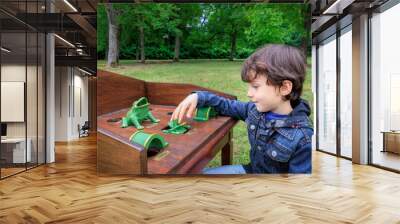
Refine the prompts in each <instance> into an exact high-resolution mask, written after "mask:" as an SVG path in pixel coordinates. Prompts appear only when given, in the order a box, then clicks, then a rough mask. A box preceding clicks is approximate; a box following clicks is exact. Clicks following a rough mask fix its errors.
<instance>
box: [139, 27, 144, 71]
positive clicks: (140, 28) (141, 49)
mask: <svg viewBox="0 0 400 224" xmlns="http://www.w3.org/2000/svg"><path fill="white" fill-rule="evenodd" d="M139 33H140V34H139V35H140V62H141V63H145V55H144V30H143V26H141V27H139Z"/></svg>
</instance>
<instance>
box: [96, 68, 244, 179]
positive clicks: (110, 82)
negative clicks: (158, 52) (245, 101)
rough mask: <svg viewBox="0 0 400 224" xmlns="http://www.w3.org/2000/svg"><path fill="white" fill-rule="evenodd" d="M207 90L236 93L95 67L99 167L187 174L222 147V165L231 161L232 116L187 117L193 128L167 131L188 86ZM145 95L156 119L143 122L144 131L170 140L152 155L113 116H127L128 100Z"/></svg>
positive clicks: (114, 170) (103, 170)
mask: <svg viewBox="0 0 400 224" xmlns="http://www.w3.org/2000/svg"><path fill="white" fill-rule="evenodd" d="M195 90H207V91H210V92H214V93H216V94H218V95H221V96H224V97H227V98H230V99H236V97H234V96H232V95H228V94H224V93H221V92H217V91H212V90H209V89H206V88H203V87H199V86H195V85H190V84H173V83H153V82H145V81H142V80H138V79H134V78H130V77H126V76H122V75H118V74H115V73H111V72H106V71H101V70H99V71H98V87H97V93H98V99H97V106H98V115H99V116H98V119H97V130H98V133H97V138H98V139H97V170H98V172H99V173H111V174H188V173H195V174H196V173H201V170H202V168H204V166H205V165H207V163H208V162H209V161H210V160H211V159H213V157H214V156H215V155H216V154H217V153H218V152H219V151H220V150H221V151H222V153H221V160H222V164H224V165H226V164H231V162H232V142H231V139H232V128H233V127H234V125H235V124H236V123H237V120H234V119H233V118H230V117H225V116H218V117H217V118H213V119H211V120H209V121H207V122H198V121H193V120H191V121H189V123H188V124H189V125H191V126H192V128H191V129H190V130H189V131H188V132H187V133H185V134H183V135H173V134H165V133H163V132H162V129H164V128H165V127H167V125H168V121H169V119H170V117H171V112H173V111H174V109H175V107H176V106H177V105H178V104H179V103H180V102H181V101H182V100H183V99H184V98H185V97H186V96H187V95H189V94H190V93H191V92H192V91H195ZM143 96H145V97H147V99H148V100H149V102H150V104H151V105H150V109H151V112H152V114H153V115H154V116H155V117H156V118H157V119H160V122H159V123H151V122H150V121H145V122H143V123H142V125H143V126H144V127H145V128H144V129H143V131H145V132H148V133H157V134H160V135H161V136H162V137H164V138H165V140H166V141H167V142H168V143H169V145H168V146H167V147H166V148H165V149H163V150H162V151H160V152H159V153H158V154H156V155H154V156H151V157H150V156H148V155H147V151H146V150H145V149H144V148H143V147H142V146H141V145H138V144H134V143H131V142H130V141H129V137H130V136H131V135H132V134H133V133H134V132H135V131H136V130H137V129H136V128H135V127H128V128H121V127H120V125H121V123H120V122H113V121H114V120H113V119H115V118H122V117H123V116H125V115H126V112H127V111H128V110H129V108H130V106H131V105H132V103H133V102H134V101H135V100H137V99H139V98H140V97H143Z"/></svg>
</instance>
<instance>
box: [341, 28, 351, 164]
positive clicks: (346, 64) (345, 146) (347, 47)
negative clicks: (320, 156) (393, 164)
mask: <svg viewBox="0 0 400 224" xmlns="http://www.w3.org/2000/svg"><path fill="white" fill-rule="evenodd" d="M351 42H352V35H351V27H350V31H348V32H346V33H344V34H343V35H341V36H340V127H341V129H340V144H341V146H340V153H341V155H342V156H346V157H349V158H351V157H352V150H351V141H352V138H351V136H352V125H351V124H352V97H353V94H352V66H351V64H352V49H351V48H352V44H351Z"/></svg>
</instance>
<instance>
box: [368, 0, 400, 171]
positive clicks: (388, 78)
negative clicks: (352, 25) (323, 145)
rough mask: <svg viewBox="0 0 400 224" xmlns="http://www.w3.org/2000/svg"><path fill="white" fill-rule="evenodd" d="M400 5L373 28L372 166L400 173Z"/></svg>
mask: <svg viewBox="0 0 400 224" xmlns="http://www.w3.org/2000/svg"><path fill="white" fill-rule="evenodd" d="M399 21H400V4H398V5H396V6H394V7H392V8H390V9H389V10H387V11H385V12H383V13H381V14H376V15H374V16H373V18H372V19H371V25H372V38H371V40H372V49H371V50H372V80H371V87H372V99H371V104H372V107H371V108H372V111H371V115H372V119H371V120H372V127H371V128H372V130H371V131H372V163H374V164H378V165H381V166H385V167H389V168H392V169H396V170H400V155H399V153H400V132H399V131H400V111H399V107H400V105H399V102H400V100H399V96H400V63H399V59H398V58H399V57H398V52H400V42H399V39H400V32H399V30H398V29H396V28H395V27H398V22H399Z"/></svg>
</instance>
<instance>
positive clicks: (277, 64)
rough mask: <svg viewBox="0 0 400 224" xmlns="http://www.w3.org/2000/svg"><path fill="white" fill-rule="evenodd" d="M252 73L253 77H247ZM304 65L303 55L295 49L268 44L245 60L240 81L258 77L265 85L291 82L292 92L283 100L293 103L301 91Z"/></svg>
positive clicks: (279, 84) (304, 70)
mask: <svg viewBox="0 0 400 224" xmlns="http://www.w3.org/2000/svg"><path fill="white" fill-rule="evenodd" d="M250 71H254V72H255V75H252V76H251V75H249V72H250ZM305 72H306V65H305V58H304V55H303V53H302V52H301V51H300V50H299V49H297V48H296V47H292V46H288V45H281V44H268V45H265V46H264V47H262V48H260V49H258V50H257V51H256V52H254V53H253V54H252V55H250V57H248V58H247V59H246V61H245V62H244V65H243V68H242V80H243V81H244V82H251V81H252V80H253V79H255V78H256V77H257V76H258V75H264V76H265V77H266V78H267V84H269V85H273V86H278V87H280V86H282V82H283V81H284V80H289V81H291V82H292V92H291V93H290V94H289V95H287V96H285V99H284V100H290V101H291V102H295V101H297V100H298V99H299V98H300V95H301V93H302V91H303V82H304V78H305Z"/></svg>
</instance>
